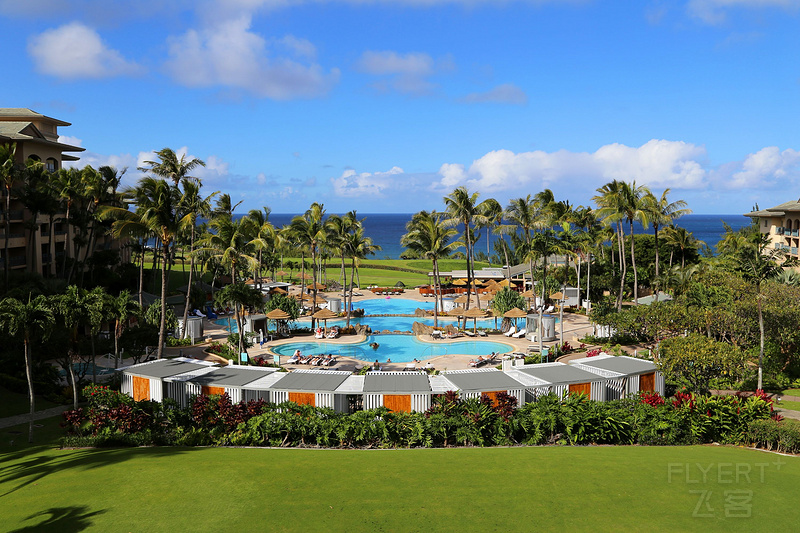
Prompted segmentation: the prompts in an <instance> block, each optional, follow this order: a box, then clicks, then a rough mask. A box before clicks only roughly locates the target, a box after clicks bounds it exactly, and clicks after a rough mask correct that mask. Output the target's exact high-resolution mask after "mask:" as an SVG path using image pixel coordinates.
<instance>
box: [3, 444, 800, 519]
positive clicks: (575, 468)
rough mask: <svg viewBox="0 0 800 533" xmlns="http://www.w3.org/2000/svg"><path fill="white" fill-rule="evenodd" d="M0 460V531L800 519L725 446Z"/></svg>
mask: <svg viewBox="0 0 800 533" xmlns="http://www.w3.org/2000/svg"><path fill="white" fill-rule="evenodd" d="M778 461H779V462H780V463H781V464H780V470H778V466H777V465H776V464H775V463H776V462H778ZM762 463H764V464H765V466H763V472H764V475H763V480H762V478H761V474H760V472H761V468H762V467H761V466H759V464H762ZM0 464H1V465H2V466H0V515H1V516H3V526H4V529H8V530H14V529H17V528H19V529H22V528H27V529H26V530H36V527H37V526H39V527H42V528H43V529H42V530H45V529H46V530H52V531H78V530H83V529H84V528H85V529H89V530H95V531H169V532H172V531H255V530H269V531H304V532H308V531H331V530H332V531H448V532H449V531H560V532H563V531H589V530H591V531H643V530H648V531H670V532H674V531H689V530H692V531H722V530H725V531H739V530H741V531H744V530H749V531H752V530H753V529H755V528H758V529H765V530H776V531H779V530H793V529H794V528H796V526H797V524H798V523H800V510H798V507H797V505H796V504H795V499H796V494H794V492H793V491H791V490H786V487H797V486H800V458H796V457H779V456H777V455H768V454H765V453H762V452H759V451H752V450H746V449H739V448H731V447H717V446H697V447H652V448H649V447H599V446H592V447H575V448H568V447H541V448H493V449H474V448H473V449H444V450H384V451H381V450H376V451H352V450H349V451H348V450H262V449H225V448H196V449H186V448H138V449H107V450H54V449H46V448H34V449H30V450H27V451H25V450H22V451H20V452H16V453H5V454H2V455H0ZM698 464H699V465H701V466H702V468H703V469H706V470H707V471H708V474H707V477H706V479H705V480H703V474H702V471H701V470H700V468H699V467H698V466H697V465H698ZM709 466H710V467H711V469H710V470H708V468H709ZM736 468H739V472H740V477H739V479H738V480H737V479H736V477H735V475H734V474H735V472H736ZM747 470H749V475H747V476H744V475H743V474H744V472H745V471H747ZM687 472H688V474H687ZM670 473H671V474H670ZM719 476H721V481H722V482H720V479H718V477H719ZM729 479H730V480H731V481H733V482H732V483H726V482H727V481H729ZM731 490H737V491H751V492H750V493H749V495H750V496H749V497H750V503H751V508H750V509H751V517H750V518H732V517H728V518H726V516H725V496H724V492H725V491H731ZM693 491H707V492H705V493H703V492H693ZM704 494H708V495H709V499H708V504H709V505H710V509H711V510H709V508H708V507H706V506H705V505H704V504H703V505H701V506H699V509H700V512H702V513H710V514H712V515H713V516H712V517H709V518H701V517H696V516H693V513H694V512H695V509H696V508H698V501H701V500H700V498H701V497H702V496H703V495H704ZM745 494H748V493H745ZM701 503H702V502H701Z"/></svg>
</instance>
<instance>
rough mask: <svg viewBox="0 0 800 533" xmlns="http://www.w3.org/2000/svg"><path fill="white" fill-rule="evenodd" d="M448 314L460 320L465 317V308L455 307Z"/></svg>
mask: <svg viewBox="0 0 800 533" xmlns="http://www.w3.org/2000/svg"><path fill="white" fill-rule="evenodd" d="M447 314H448V315H449V316H455V317H459V319H460V317H462V316H464V308H463V307H454V308H452V309H451V310H449V311H448V312H447ZM460 322H461V321H460V320H459V323H460Z"/></svg>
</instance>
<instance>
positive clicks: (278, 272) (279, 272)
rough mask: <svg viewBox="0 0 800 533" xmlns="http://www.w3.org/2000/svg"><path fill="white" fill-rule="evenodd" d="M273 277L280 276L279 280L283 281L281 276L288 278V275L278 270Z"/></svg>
mask: <svg viewBox="0 0 800 533" xmlns="http://www.w3.org/2000/svg"><path fill="white" fill-rule="evenodd" d="M275 275H276V276H280V277H281V279H283V276H288V275H289V273H288V272H286V271H284V270H278V271H277V272H275Z"/></svg>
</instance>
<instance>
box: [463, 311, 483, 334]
mask: <svg viewBox="0 0 800 533" xmlns="http://www.w3.org/2000/svg"><path fill="white" fill-rule="evenodd" d="M486 314H487V313H486V311H484V310H483V309H480V308H478V307H473V308H472V309H470V310H469V311H466V312H465V313H464V317H465V318H471V319H472V321H473V324H474V327H475V329H474V331H475V333H478V319H479V318H486Z"/></svg>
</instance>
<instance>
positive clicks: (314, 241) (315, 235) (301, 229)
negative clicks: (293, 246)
mask: <svg viewBox="0 0 800 533" xmlns="http://www.w3.org/2000/svg"><path fill="white" fill-rule="evenodd" d="M324 217H325V208H324V206H323V205H322V204H319V203H317V202H314V203H313V204H311V207H310V208H309V209H308V210H307V211H306V212H305V214H304V215H303V216H297V217H294V218H293V219H292V221H291V223H289V228H290V229H289V231H291V233H292V234H293V235H294V238H295V239H296V242H297V244H299V245H300V246H301V247H303V248H305V249H308V250H309V251H310V252H311V284H312V290H313V293H314V301H315V302H316V301H317V253H318V252H319V247H320V245H322V243H323V242H325V239H326V236H327V232H328V225H327V224H326V223H325V222H324V221H323V218H324ZM304 263H305V262H304ZM303 273H305V265H304V266H303ZM300 283H301V284H305V280H302V279H301V281H300ZM311 327H312V328H313V327H314V319H313V318H312V319H311Z"/></svg>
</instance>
